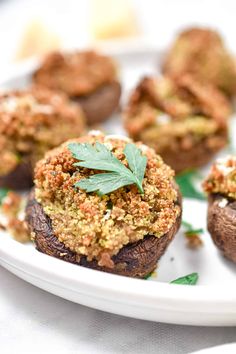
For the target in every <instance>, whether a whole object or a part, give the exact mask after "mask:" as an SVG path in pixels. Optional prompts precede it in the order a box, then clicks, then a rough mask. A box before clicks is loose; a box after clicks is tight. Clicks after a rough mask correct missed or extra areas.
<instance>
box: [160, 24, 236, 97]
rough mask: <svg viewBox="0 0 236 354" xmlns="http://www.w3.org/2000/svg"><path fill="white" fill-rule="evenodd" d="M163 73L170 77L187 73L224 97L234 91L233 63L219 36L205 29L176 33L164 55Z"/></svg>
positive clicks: (235, 83) (235, 88)
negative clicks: (173, 40)
mask: <svg viewBox="0 0 236 354" xmlns="http://www.w3.org/2000/svg"><path fill="white" fill-rule="evenodd" d="M163 72H164V73H165V74H167V75H169V76H171V77H174V78H176V77H181V75H183V74H186V73H191V74H194V75H196V76H197V77H198V78H199V79H202V80H205V81H207V82H211V83H212V84H213V85H214V86H217V87H218V88H219V89H221V90H223V91H224V92H226V93H227V94H228V95H234V94H235V92H236V65H235V60H234V58H233V57H232V55H231V54H230V53H229V51H228V50H227V49H226V47H225V45H224V43H223V40H222V38H221V37H220V35H219V34H218V33H217V32H215V31H212V30H210V29H207V28H190V29H187V30H185V31H183V32H182V33H180V35H179V36H178V38H177V39H176V40H175V42H174V44H173V45H172V47H171V48H170V50H169V52H167V54H166V57H165V60H164V64H163Z"/></svg>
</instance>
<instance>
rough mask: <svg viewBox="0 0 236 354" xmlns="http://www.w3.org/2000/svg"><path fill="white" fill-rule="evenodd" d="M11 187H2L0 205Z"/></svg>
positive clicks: (0, 189)
mask: <svg viewBox="0 0 236 354" xmlns="http://www.w3.org/2000/svg"><path fill="white" fill-rule="evenodd" d="M8 192H9V189H7V188H0V205H2V202H3V199H4V198H5V197H6V196H7V193H8Z"/></svg>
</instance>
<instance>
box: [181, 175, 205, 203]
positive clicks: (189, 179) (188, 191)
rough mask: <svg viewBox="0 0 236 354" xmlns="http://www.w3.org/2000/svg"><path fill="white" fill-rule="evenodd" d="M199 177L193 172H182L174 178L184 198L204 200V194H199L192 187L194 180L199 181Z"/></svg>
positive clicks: (193, 186)
mask: <svg viewBox="0 0 236 354" xmlns="http://www.w3.org/2000/svg"><path fill="white" fill-rule="evenodd" d="M199 177H200V176H199V173H198V172H197V171H195V170H191V171H186V172H183V173H181V174H179V175H177V176H176V177H175V180H176V182H177V183H178V185H179V187H180V191H181V193H182V195H183V196H184V197H186V198H192V199H199V200H205V196H204V194H202V193H201V192H199V191H198V190H197V188H196V187H195V185H194V180H196V179H199Z"/></svg>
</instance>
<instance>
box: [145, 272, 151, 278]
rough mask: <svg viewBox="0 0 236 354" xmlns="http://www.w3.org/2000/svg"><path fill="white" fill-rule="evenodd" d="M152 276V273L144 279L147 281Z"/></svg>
mask: <svg viewBox="0 0 236 354" xmlns="http://www.w3.org/2000/svg"><path fill="white" fill-rule="evenodd" d="M151 276H152V272H151V273H149V274H147V275H145V277H144V278H143V279H145V280H147V279H149V278H151Z"/></svg>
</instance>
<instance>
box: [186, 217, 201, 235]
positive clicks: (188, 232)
mask: <svg viewBox="0 0 236 354" xmlns="http://www.w3.org/2000/svg"><path fill="white" fill-rule="evenodd" d="M182 226H183V227H184V228H185V234H186V235H187V236H192V235H198V234H202V233H203V232H204V230H203V229H202V228H198V229H195V228H194V227H193V226H192V225H191V224H190V223H188V222H187V221H184V220H182Z"/></svg>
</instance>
